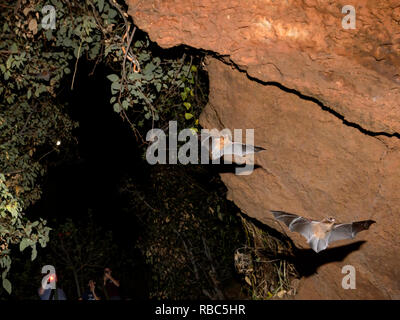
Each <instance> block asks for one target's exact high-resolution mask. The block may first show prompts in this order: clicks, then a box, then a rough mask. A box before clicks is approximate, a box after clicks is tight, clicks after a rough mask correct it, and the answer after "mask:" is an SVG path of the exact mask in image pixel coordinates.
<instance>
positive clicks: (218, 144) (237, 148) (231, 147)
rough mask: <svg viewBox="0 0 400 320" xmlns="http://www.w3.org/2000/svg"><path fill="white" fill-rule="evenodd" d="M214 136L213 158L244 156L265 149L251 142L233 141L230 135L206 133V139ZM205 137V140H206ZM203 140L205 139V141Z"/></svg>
mask: <svg viewBox="0 0 400 320" xmlns="http://www.w3.org/2000/svg"><path fill="white" fill-rule="evenodd" d="M209 137H212V146H211V159H212V160H216V159H219V158H221V157H222V156H224V155H236V156H240V157H244V156H246V155H249V154H254V153H256V152H260V151H262V150H265V149H264V148H262V147H256V146H253V145H250V144H242V143H240V142H232V140H231V139H230V138H229V136H228V135H220V136H215V135H206V139H209ZM206 139H204V140H206ZM204 140H203V141H204Z"/></svg>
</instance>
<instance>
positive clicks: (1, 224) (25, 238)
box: [0, 174, 50, 293]
mask: <svg viewBox="0 0 400 320" xmlns="http://www.w3.org/2000/svg"><path fill="white" fill-rule="evenodd" d="M0 200H1V206H0V267H1V268H2V269H3V272H2V275H1V277H2V284H3V287H4V289H6V291H7V292H8V293H11V283H10V281H9V280H8V279H7V273H8V271H9V270H10V267H11V258H10V253H11V247H10V245H11V244H17V243H19V250H20V251H24V250H25V249H26V248H27V247H31V249H32V254H31V259H32V260H34V259H35V258H36V256H37V249H36V245H37V243H39V244H40V245H41V246H42V247H45V246H46V243H47V241H48V239H49V231H50V228H49V227H46V221H43V220H42V219H40V220H39V221H34V222H30V221H28V220H27V219H26V218H25V217H24V215H23V213H22V211H21V210H22V205H21V203H20V202H19V201H18V200H17V199H16V198H14V196H13V195H12V194H11V193H10V192H9V190H8V188H7V186H6V184H5V178H4V175H2V174H0Z"/></svg>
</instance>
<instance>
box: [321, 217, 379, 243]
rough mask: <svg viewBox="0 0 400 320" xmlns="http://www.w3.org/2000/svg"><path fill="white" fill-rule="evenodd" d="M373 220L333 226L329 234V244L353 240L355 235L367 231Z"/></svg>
mask: <svg viewBox="0 0 400 320" xmlns="http://www.w3.org/2000/svg"><path fill="white" fill-rule="evenodd" d="M373 223H375V221H373V220H365V221H357V222H353V223H343V224H338V225H335V226H334V227H333V229H332V231H331V232H330V236H329V243H331V242H333V241H338V240H344V239H353V238H354V237H355V236H356V234H357V233H359V232H361V231H363V230H368V229H369V227H370V225H371V224H373Z"/></svg>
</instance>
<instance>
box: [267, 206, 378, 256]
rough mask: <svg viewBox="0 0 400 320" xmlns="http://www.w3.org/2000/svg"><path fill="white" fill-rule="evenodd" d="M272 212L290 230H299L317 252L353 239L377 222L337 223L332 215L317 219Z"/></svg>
mask: <svg viewBox="0 0 400 320" xmlns="http://www.w3.org/2000/svg"><path fill="white" fill-rule="evenodd" d="M271 212H272V214H273V215H274V217H275V219H277V220H279V221H282V222H283V223H284V224H286V226H288V227H289V230H290V231H294V232H298V233H300V234H301V235H302V236H303V237H305V238H306V239H307V243H308V244H309V245H310V247H311V248H312V249H313V250H314V251H315V252H320V251H322V250H325V249H326V248H327V247H328V246H329V244H330V243H332V242H334V241H338V240H344V239H353V238H354V237H355V236H356V234H357V233H359V232H361V231H363V230H368V229H369V227H370V226H371V224H373V223H375V221H373V220H364V221H357V222H351V223H341V224H337V223H335V221H336V220H335V219H334V218H332V217H329V218H325V219H323V220H322V221H315V220H310V219H307V218H304V217H300V216H298V215H296V214H293V213H287V212H284V211H271Z"/></svg>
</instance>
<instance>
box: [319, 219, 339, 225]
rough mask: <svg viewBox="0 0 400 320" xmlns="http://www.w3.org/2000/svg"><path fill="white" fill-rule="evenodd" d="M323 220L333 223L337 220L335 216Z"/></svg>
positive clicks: (323, 221)
mask: <svg viewBox="0 0 400 320" xmlns="http://www.w3.org/2000/svg"><path fill="white" fill-rule="evenodd" d="M321 222H322V223H326V224H331V225H333V224H334V223H335V222H336V219H335V218H333V217H328V218H325V219H324V220H322V221H321Z"/></svg>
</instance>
